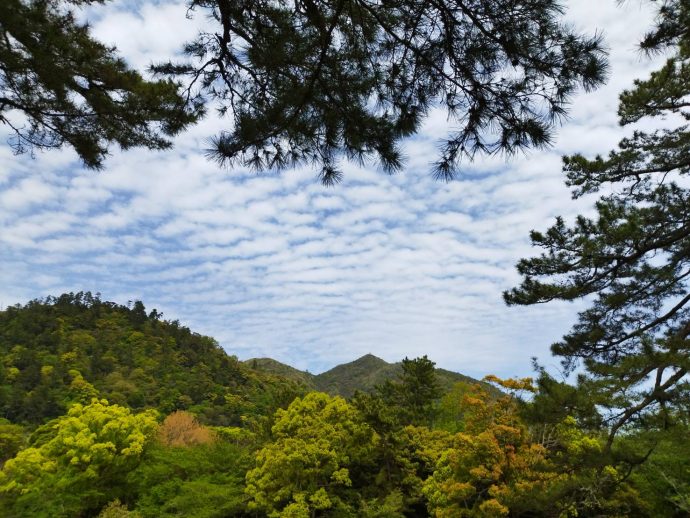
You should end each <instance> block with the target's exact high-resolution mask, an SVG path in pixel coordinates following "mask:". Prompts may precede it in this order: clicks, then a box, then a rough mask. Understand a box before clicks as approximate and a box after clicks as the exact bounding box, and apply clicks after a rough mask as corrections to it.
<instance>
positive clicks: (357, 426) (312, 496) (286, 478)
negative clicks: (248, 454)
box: [247, 392, 377, 517]
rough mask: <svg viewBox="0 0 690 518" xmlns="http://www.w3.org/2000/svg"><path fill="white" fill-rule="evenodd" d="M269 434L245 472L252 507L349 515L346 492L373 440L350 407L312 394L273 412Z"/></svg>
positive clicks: (351, 494)
mask: <svg viewBox="0 0 690 518" xmlns="http://www.w3.org/2000/svg"><path fill="white" fill-rule="evenodd" d="M272 433H273V437H274V440H273V442H271V443H269V444H267V445H266V446H265V447H264V448H262V449H261V450H260V451H259V452H258V453H257V454H256V466H257V467H256V468H255V469H253V470H251V471H249V472H248V473H247V494H248V495H250V496H251V498H252V502H251V503H250V506H251V507H252V508H254V509H257V510H261V511H263V512H266V513H267V514H268V515H269V516H295V517H297V516H310V513H311V512H313V511H320V512H321V513H326V512H327V513H328V514H332V515H334V516H335V515H339V514H343V513H345V514H346V515H347V514H348V513H349V514H350V515H352V514H353V513H355V510H356V505H357V504H358V498H357V492H356V491H353V490H351V489H350V488H351V487H352V486H353V481H356V480H357V477H358V476H359V472H360V470H362V468H363V466H365V465H366V464H367V463H368V460H369V458H370V456H371V454H372V452H373V450H374V448H375V447H376V442H377V437H376V435H375V434H374V432H373V431H372V430H371V428H370V427H369V426H368V425H367V424H366V423H364V422H363V420H362V417H361V416H360V415H359V413H358V412H357V411H356V410H355V408H353V407H352V406H351V405H349V404H348V403H347V402H346V401H345V400H344V399H342V398H340V397H331V396H328V395H327V394H323V393H318V392H313V393H311V394H308V395H307V396H305V397H304V398H302V399H296V400H295V401H294V402H293V403H292V404H291V405H290V406H289V407H288V408H287V409H286V410H279V411H278V412H277V414H276V422H275V424H274V425H273V429H272Z"/></svg>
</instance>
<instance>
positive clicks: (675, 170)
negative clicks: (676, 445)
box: [504, 0, 690, 443]
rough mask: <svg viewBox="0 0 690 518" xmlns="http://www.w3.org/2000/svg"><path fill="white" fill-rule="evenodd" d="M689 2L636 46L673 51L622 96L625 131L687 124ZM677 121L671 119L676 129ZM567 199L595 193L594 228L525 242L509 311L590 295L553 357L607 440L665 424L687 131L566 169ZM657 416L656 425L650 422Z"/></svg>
mask: <svg viewBox="0 0 690 518" xmlns="http://www.w3.org/2000/svg"><path fill="white" fill-rule="evenodd" d="M689 29H690V4H689V3H688V2H687V1H685V0H667V1H665V2H662V3H661V5H660V8H659V11H658V20H657V24H656V26H655V27H654V29H653V30H652V31H650V32H649V34H648V35H646V37H645V38H644V40H643V41H642V48H643V49H644V50H646V51H648V52H657V51H662V50H663V51H672V55H671V57H669V58H668V60H667V61H666V63H665V64H664V66H663V67H662V68H661V69H660V70H658V71H656V72H654V73H652V74H651V76H650V77H649V78H648V79H646V80H639V81H636V82H635V85H634V88H632V89H631V90H629V91H625V92H623V93H622V95H621V97H620V108H619V116H620V122H621V124H623V125H626V124H631V123H634V122H637V121H639V120H640V119H642V118H644V117H654V118H669V120H671V121H672V120H677V119H681V120H682V119H684V120H686V121H687V120H688V119H690V110H689V109H688V108H690V102H689V101H688V95H690V34H689ZM674 118H675V119H674ZM564 164H565V166H564V169H565V173H566V175H567V184H568V185H569V186H570V187H572V188H573V195H574V197H576V198H577V197H579V196H583V195H585V194H591V193H596V192H598V191H599V190H600V189H601V190H603V191H606V192H608V193H609V194H605V195H603V196H602V197H601V198H600V199H599V201H598V202H597V204H596V211H597V216H596V218H587V217H584V216H579V217H578V218H577V220H576V221H575V222H574V224H573V225H572V226H568V225H567V224H566V223H565V221H564V220H563V219H562V218H558V219H557V221H556V224H555V225H554V226H552V227H551V228H550V229H549V230H548V231H547V232H546V233H541V232H532V235H531V238H532V242H533V244H534V245H535V246H538V247H541V248H543V249H544V250H545V252H544V253H542V255H541V256H539V257H536V258H532V259H523V260H522V261H520V262H519V264H518V270H519V272H520V273H521V274H522V275H523V276H524V280H523V282H522V284H521V285H520V286H519V287H518V288H515V289H513V290H511V291H509V292H506V293H505V294H504V295H505V299H506V301H507V302H508V303H509V304H537V303H543V302H548V301H551V300H556V299H560V300H575V299H579V298H584V297H592V301H593V302H592V304H591V305H590V307H589V308H588V309H587V310H585V311H583V312H582V313H580V315H579V321H578V323H577V324H576V325H575V327H574V328H573V330H572V331H571V332H570V333H569V334H568V335H566V336H565V337H564V338H563V340H562V341H561V342H559V343H556V344H554V346H553V352H554V353H555V354H557V355H560V356H562V357H563V358H564V364H565V366H566V367H568V368H574V367H575V366H576V365H577V363H578V360H582V361H583V362H584V366H585V368H586V373H585V375H583V376H582V377H581V380H580V381H581V384H582V385H583V386H584V387H585V388H586V389H587V390H588V391H589V392H590V394H591V396H592V397H593V398H594V403H596V404H598V405H600V407H601V408H606V407H608V409H609V412H608V414H607V418H608V423H609V425H610V433H611V435H610V441H609V443H611V442H612V440H613V437H614V435H615V434H616V433H617V432H618V431H619V430H620V429H621V428H623V427H625V426H626V425H629V424H631V423H635V422H637V423H640V422H646V423H650V422H654V423H657V424H660V425H661V426H667V425H668V420H669V419H671V416H672V415H673V412H672V411H670V410H671V409H672V407H673V406H684V407H685V409H686V410H687V405H688V397H689V396H690V391H689V390H688V389H689V388H690V385H689V381H690V380H689V379H688V370H689V369H690V341H689V337H690V308H689V306H688V303H689V302H690V290H689V286H688V279H689V278H690V190H688V188H687V185H688V184H687V178H686V177H687V175H688V173H689V172H690V128H689V127H688V126H687V125H686V124H685V125H681V126H679V127H675V128H672V129H664V130H658V131H654V132H652V133H647V132H643V131H636V132H635V133H634V134H633V136H632V137H630V138H626V139H623V140H622V141H621V142H620V144H619V146H618V149H617V150H615V151H612V152H611V153H610V154H609V156H608V157H606V158H603V157H596V158H595V159H593V160H589V159H587V158H585V157H583V156H581V155H575V156H571V157H567V158H565V159H564ZM652 416H656V417H657V419H656V420H652Z"/></svg>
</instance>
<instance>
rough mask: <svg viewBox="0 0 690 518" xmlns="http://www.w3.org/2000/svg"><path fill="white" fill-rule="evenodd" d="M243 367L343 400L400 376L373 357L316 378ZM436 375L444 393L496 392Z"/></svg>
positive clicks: (272, 367) (273, 365)
mask: <svg viewBox="0 0 690 518" xmlns="http://www.w3.org/2000/svg"><path fill="white" fill-rule="evenodd" d="M244 363H245V365H248V366H250V367H251V368H252V369H256V370H258V371H263V372H266V373H271V374H275V375H279V376H284V377H287V378H289V379H292V380H294V381H296V382H299V383H303V384H304V385H305V386H307V387H308V388H310V389H313V390H318V391H320V392H326V393H328V394H331V395H340V396H344V397H350V396H352V395H353V394H354V393H355V391H356V390H361V391H364V392H368V391H370V390H372V389H373V388H374V387H375V386H376V385H380V384H382V383H384V382H385V381H387V380H393V379H395V378H397V376H398V375H399V374H400V373H401V372H402V364H401V363H399V362H398V363H388V362H386V361H385V360H382V359H381V358H378V357H377V356H374V355H373V354H365V355H364V356H362V357H361V358H358V359H356V360H355V361H352V362H350V363H343V364H341V365H337V366H335V367H333V368H332V369H330V370H328V371H326V372H323V373H321V374H316V375H314V374H310V373H308V372H304V371H301V370H299V369H296V368H294V367H291V366H290V365H286V364H284V363H281V362H279V361H276V360H274V359H272V358H253V359H250V360H246V361H245V362H244ZM436 375H437V376H438V381H439V383H440V385H441V389H442V390H443V391H444V392H447V391H449V390H450V389H451V388H452V387H453V385H454V384H455V383H457V382H459V381H463V382H466V383H480V384H482V385H486V386H487V387H489V389H490V391H491V392H494V391H495V389H494V388H493V387H492V386H490V385H488V384H485V383H484V382H481V381H478V380H476V379H474V378H471V377H469V376H465V375H464V374H460V373H457V372H453V371H449V370H446V369H440V368H437V369H436Z"/></svg>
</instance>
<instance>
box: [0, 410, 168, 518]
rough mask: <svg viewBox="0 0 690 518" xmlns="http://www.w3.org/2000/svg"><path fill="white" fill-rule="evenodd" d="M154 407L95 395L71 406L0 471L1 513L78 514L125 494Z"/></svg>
mask: <svg viewBox="0 0 690 518" xmlns="http://www.w3.org/2000/svg"><path fill="white" fill-rule="evenodd" d="M156 427H157V424H156V419H155V412H154V411H147V412H143V413H140V414H132V413H131V412H130V411H129V410H128V409H127V408H124V407H120V406H117V405H109V404H108V402H107V401H106V400H101V401H99V400H96V399H94V400H93V401H92V402H91V403H90V404H89V405H81V404H75V405H74V406H72V407H71V408H70V409H69V411H68V413H67V415H64V416H62V417H59V418H57V419H55V420H54V421H52V422H50V423H49V424H48V425H45V426H44V427H43V430H42V432H43V433H41V435H40V437H39V439H38V441H37V443H36V444H34V445H32V446H30V447H28V448H26V449H24V450H22V451H20V452H19V453H18V454H17V456H16V457H15V458H13V459H10V460H8V461H7V462H6V463H5V465H4V467H3V469H2V471H0V497H1V498H0V511H6V513H7V514H6V515H7V516H46V517H47V516H80V515H81V514H82V513H84V512H87V511H91V512H93V511H98V510H99V509H100V508H101V507H102V506H103V505H104V504H106V503H107V502H109V501H111V500H113V497H121V498H123V499H124V497H126V496H127V494H128V491H127V488H126V477H127V474H128V473H129V472H130V471H131V470H132V469H133V468H135V467H136V466H137V464H138V463H139V460H140V459H141V456H142V454H143V453H144V450H145V448H146V447H147V446H148V445H149V444H150V443H151V440H152V438H153V436H154V434H155V431H156Z"/></svg>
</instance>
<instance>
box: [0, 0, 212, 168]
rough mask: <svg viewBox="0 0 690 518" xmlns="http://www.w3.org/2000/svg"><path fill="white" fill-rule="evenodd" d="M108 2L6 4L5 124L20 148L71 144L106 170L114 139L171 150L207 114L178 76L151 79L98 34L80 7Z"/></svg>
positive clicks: (0, 91) (2, 17) (2, 11)
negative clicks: (181, 88)
mask: <svg viewBox="0 0 690 518" xmlns="http://www.w3.org/2000/svg"><path fill="white" fill-rule="evenodd" d="M104 1H105V0H3V1H2V2H0V124H2V125H3V126H5V127H6V128H9V129H10V133H11V140H10V142H11V144H12V146H13V148H14V150H15V152H18V153H21V152H26V151H28V152H32V151H34V150H36V149H46V148H60V147H62V146H63V145H68V146H70V147H72V148H74V150H75V151H76V152H77V154H78V155H79V157H80V158H81V159H82V161H83V162H84V164H85V165H86V166H87V167H91V168H99V167H101V166H102V163H103V160H104V158H105V156H106V155H107V152H108V147H109V145H111V144H117V145H119V146H120V147H121V148H123V149H127V148H131V147H135V146H144V147H147V148H150V149H165V148H168V147H170V145H171V143H170V141H169V140H168V139H167V137H169V136H172V135H175V134H176V133H178V132H180V131H181V130H182V129H184V128H185V127H186V126H188V125H189V124H190V123H192V122H193V121H195V120H196V118H197V117H198V115H199V114H200V106H199V105H198V104H194V103H191V104H188V105H186V106H185V105H184V103H183V98H182V97H181V96H180V95H179V92H178V85H177V84H176V83H174V82H172V81H160V80H159V81H147V80H145V79H144V78H143V77H142V76H141V75H140V74H139V73H138V72H136V71H134V70H132V69H131V68H130V67H129V66H128V65H127V64H126V63H125V62H124V60H122V59H121V58H119V57H118V56H117V54H116V52H115V50H114V49H113V48H109V47H107V46H105V45H103V44H102V43H100V42H98V41H97V40H96V39H94V38H93V36H92V34H91V31H90V29H89V27H88V25H85V24H83V23H80V22H78V21H77V19H76V15H75V12H74V9H75V8H78V7H82V6H87V5H92V4H102V3H104Z"/></svg>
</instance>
